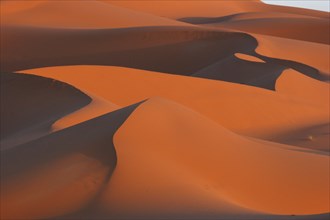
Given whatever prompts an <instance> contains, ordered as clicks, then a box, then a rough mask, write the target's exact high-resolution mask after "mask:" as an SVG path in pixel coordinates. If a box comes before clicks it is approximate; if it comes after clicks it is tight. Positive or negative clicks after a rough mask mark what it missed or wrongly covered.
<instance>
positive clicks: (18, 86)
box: [1, 73, 91, 149]
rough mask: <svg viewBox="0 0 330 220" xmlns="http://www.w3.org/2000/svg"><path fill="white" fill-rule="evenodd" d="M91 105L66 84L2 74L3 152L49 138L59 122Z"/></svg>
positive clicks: (88, 99)
mask: <svg viewBox="0 0 330 220" xmlns="http://www.w3.org/2000/svg"><path fill="white" fill-rule="evenodd" d="M27 97H33V99H28V98H27ZM90 102H91V98H90V97H89V96H87V95H86V94H84V93H83V92H81V91H80V90H78V89H77V88H74V87H73V86H71V85H69V84H67V83H64V82H59V81H57V80H54V79H50V78H45V77H41V76H33V75H23V74H17V73H1V148H2V149H3V148H10V147H12V146H15V145H19V144H22V143H25V142H28V141H31V140H33V139H37V138H39V137H42V136H44V135H47V134H49V133H50V132H51V125H52V124H53V123H54V122H55V121H56V120H58V119H60V118H62V117H64V116H65V115H67V114H70V113H72V112H74V111H76V110H78V109H80V108H83V107H85V106H87V105H88V104H89V103H90Z"/></svg>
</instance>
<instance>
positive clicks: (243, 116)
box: [22, 66, 329, 139]
mask: <svg viewBox="0 0 330 220" xmlns="http://www.w3.org/2000/svg"><path fill="white" fill-rule="evenodd" d="M22 72H24V73H31V74H36V75H40V76H46V77H50V78H55V79H57V80H61V81H64V82H67V83H69V84H71V85H74V86H76V87H78V88H80V89H82V90H84V91H89V92H92V93H93V94H95V95H97V96H99V97H102V98H104V99H106V100H108V101H110V102H113V103H116V104H118V105H120V106H125V105H129V104H132V103H135V102H138V101H140V100H144V99H147V98H149V97H153V96H160V97H165V98H168V99H171V100H174V101H176V102H179V103H182V104H183V105H185V106H187V107H189V108H192V109H194V110H196V111H198V112H200V113H201V114H203V115H205V116H207V117H209V118H211V119H213V120H215V121H216V122H218V123H219V124H221V125H222V126H224V127H226V128H228V129H230V130H233V131H235V132H238V133H240V134H244V135H249V136H253V137H259V138H266V139H267V138H271V137H274V136H277V135H279V134H283V133H286V132H289V131H292V130H296V129H298V128H302V127H309V126H312V125H315V124H323V123H326V122H327V121H328V112H329V103H327V102H326V103H325V104H324V105H322V106H321V107H320V105H317V104H313V103H315V102H313V101H312V102H309V101H308V100H304V99H301V98H299V97H298V98H295V97H294V96H290V97H288V96H287V95H286V94H281V93H278V92H272V91H268V90H264V89H260V88H254V87H250V86H244V85H238V84H233V83H227V82H218V81H214V80H207V79H198V78H193V77H190V78H187V77H183V76H176V75H170V74H163V73H156V72H150V71H143V70H136V69H129V68H122V67H109V66H65V67H50V68H41V69H33V70H25V71H22ZM90 72H93V74H90ZM77 74H79V77H77V76H78V75H77ZM90 81H93V82H97V84H91V83H89V82H90ZM312 82H313V81H312ZM182 85H184V86H182ZM324 92H325V91H324ZM325 95H326V94H325Z"/></svg>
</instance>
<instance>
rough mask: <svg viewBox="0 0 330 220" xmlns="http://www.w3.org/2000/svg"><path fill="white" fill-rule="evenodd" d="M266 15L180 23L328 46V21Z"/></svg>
mask: <svg viewBox="0 0 330 220" xmlns="http://www.w3.org/2000/svg"><path fill="white" fill-rule="evenodd" d="M243 15H244V14H243ZM267 15H268V14H266V15H265V16H260V15H259V16H260V17H258V16H251V17H250V18H244V17H243V18H240V16H239V15H230V16H226V17H220V18H183V19H181V21H185V22H188V23H191V24H200V25H201V24H203V25H207V26H212V27H225V28H230V29H235V30H240V31H247V32H249V33H258V34H264V35H270V36H277V37H283V38H289V39H298V40H304V41H311V42H316V43H322V44H329V38H330V36H329V31H328V25H329V21H328V19H320V18H311V17H307V18H306V17H283V16H281V14H279V15H278V16H277V17H268V16H267ZM275 16H276V15H275ZM235 18H236V19H235ZM270 25H271V27H270ZM306 30H308V33H306Z"/></svg>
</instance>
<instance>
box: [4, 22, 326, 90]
mask: <svg viewBox="0 0 330 220" xmlns="http://www.w3.org/2000/svg"><path fill="white" fill-rule="evenodd" d="M5 30H6V32H5V33H4V36H3V38H1V39H2V43H3V45H4V47H3V49H2V50H1V54H2V55H3V57H4V58H3V63H4V65H2V69H3V70H5V71H15V70H22V69H29V68H36V67H44V66H57V65H77V64H89V65H90V64H93V65H116V66H125V67H131V68H139V69H146V70H153V71H158V72H166V73H172V74H179V75H190V76H195V77H202V78H211V79H217V80H224V81H230V82H237V83H243V84H248V85H253V86H260V87H262V88H268V89H274V86H275V80H276V78H277V77H278V76H279V73H280V72H281V71H282V70H283V69H285V68H287V67H291V68H293V69H296V70H298V71H300V72H302V73H304V74H306V75H309V76H312V77H315V78H317V79H321V80H324V79H323V78H322V75H321V73H319V71H318V70H317V69H315V68H312V67H309V66H307V65H304V64H301V63H294V62H292V61H287V60H279V59H272V58H269V57H266V58H267V59H264V60H265V61H266V62H265V63H256V62H250V61H242V60H240V59H238V58H236V57H233V56H234V54H235V53H243V54H247V55H249V54H250V55H253V56H256V55H255V52H254V49H255V48H256V47H257V44H258V42H257V41H256V39H255V38H253V37H252V36H250V35H247V34H244V33H235V32H228V31H219V30H209V29H203V28H202V29H201V28H193V27H181V28H179V27H150V28H128V29H115V30H112V29H111V30H109V29H104V30H94V31H93V30H64V29H61V30H53V29H40V28H33V29H31V28H17V27H10V26H7V27H5ZM22 36H24V39H23V38H22ZM123 36H125V37H123ZM109 39H111V41H109ZM26 41H29V42H30V44H29V45H26V44H25V42H26ZM95 42H96V43H95ZM45 44H47V45H51V46H48V47H44V45H45ZM81 44H82V45H84V47H79V45H81ZM77 48H79V49H77ZM31 50H33V51H34V54H33V56H31V55H30V51H31ZM49 51H52V52H51V53H49ZM63 53H64V54H65V55H64V56H65V59H60V58H63ZM205 53H206V54H207V56H204V54H205ZM18 54H19V55H18ZM245 69H246V70H250V71H251V72H250V73H249V75H247V74H246V71H245ZM205 70H206V71H205ZM268 71H269V73H267V74H265V72H268ZM326 79H327V78H326Z"/></svg>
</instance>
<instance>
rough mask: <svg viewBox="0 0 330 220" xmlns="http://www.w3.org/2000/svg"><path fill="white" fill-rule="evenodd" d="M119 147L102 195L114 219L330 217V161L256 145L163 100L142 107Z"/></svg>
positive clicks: (121, 136)
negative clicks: (259, 214)
mask: <svg viewBox="0 0 330 220" xmlns="http://www.w3.org/2000/svg"><path fill="white" fill-rule="evenodd" d="M114 144H115V146H116V150H117V155H118V163H117V167H116V170H115V173H114V175H113V177H112V178H111V180H110V183H109V185H108V188H107V189H106V190H105V192H104V193H103V194H102V197H101V201H102V202H101V204H102V206H103V208H104V209H105V210H107V211H108V214H109V216H114V217H119V218H120V217H124V218H125V217H130V216H137V217H142V218H143V217H151V218H152V217H155V218H160V217H161V216H162V215H165V214H166V216H168V217H172V218H175V217H177V218H180V217H184V216H187V215H188V213H189V214H192V215H194V216H199V215H203V214H204V215H205V213H208V212H209V213H212V215H213V216H217V215H223V214H229V215H230V214H233V213H235V214H238V215H239V214H244V215H245V216H248V215H249V214H252V215H253V214H256V213H253V212H251V211H248V210H246V209H244V208H243V209H237V208H235V209H233V208H234V207H233V206H232V205H231V206H229V207H228V202H229V204H236V205H238V206H241V207H242V206H243V207H247V208H250V209H252V210H257V211H259V212H262V213H265V212H266V213H267V212H268V213H273V214H317V213H325V212H329V199H328V196H327V195H328V193H329V189H328V184H329V176H328V172H329V167H328V166H327V164H328V157H327V156H321V155H315V154H309V153H303V152H297V151H291V150H289V149H284V148H279V147H273V146H267V145H265V144H260V143H258V142H253V141H249V140H247V139H245V138H242V137H239V136H237V135H236V134H234V133H232V132H230V131H228V130H226V129H224V128H222V127H221V126H219V125H218V124H216V123H214V122H212V121H210V120H208V119H207V118H205V117H204V116H201V115H199V114H197V113H196V112H194V111H191V110H189V109H187V108H185V107H183V106H181V105H179V104H176V103H173V102H171V101H167V100H164V99H162V98H152V99H150V100H148V101H147V102H145V103H143V104H142V105H140V106H139V107H138V108H137V109H136V110H135V111H134V113H133V114H131V115H130V117H129V118H128V120H126V122H125V123H124V124H123V126H122V127H121V128H120V129H119V130H118V131H117V132H116V134H115V136H114ZM201 146H203V147H201ZM288 160H289V161H290V162H289V161H288ZM279 161H282V163H278V162H279ZM284 161H285V162H284ZM306 166H308V169H307V167H306ZM174 167H175V168H174ZM242 170H244V172H242ZM260 176H263V179H262V181H261V180H260V178H259V177H260ZM133 182H134V184H132V183H133ZM315 186H318V187H315ZM292 189H294V190H292ZM217 200H218V201H219V202H215V201H217ZM223 201H225V203H223ZM165 204H166V205H165ZM226 204H227V205H226ZM230 207H232V208H230ZM150 210H152V212H150ZM233 211H234V212H233ZM192 212H193V213H192Z"/></svg>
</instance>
